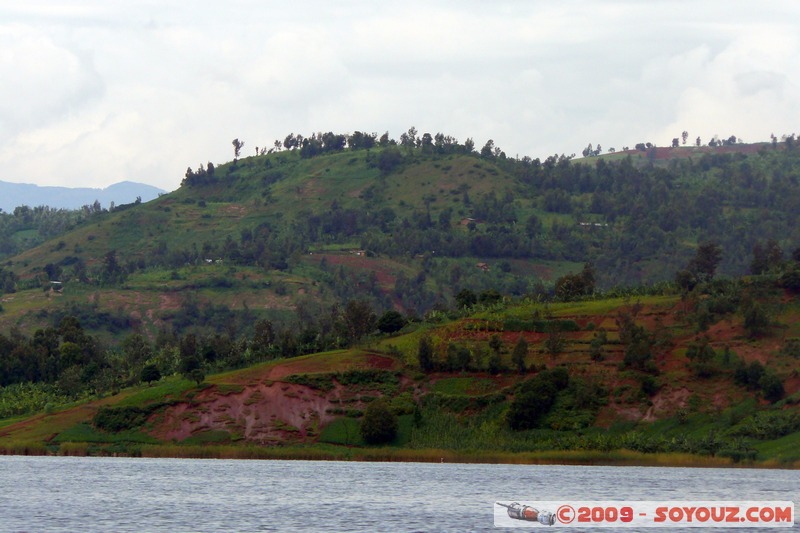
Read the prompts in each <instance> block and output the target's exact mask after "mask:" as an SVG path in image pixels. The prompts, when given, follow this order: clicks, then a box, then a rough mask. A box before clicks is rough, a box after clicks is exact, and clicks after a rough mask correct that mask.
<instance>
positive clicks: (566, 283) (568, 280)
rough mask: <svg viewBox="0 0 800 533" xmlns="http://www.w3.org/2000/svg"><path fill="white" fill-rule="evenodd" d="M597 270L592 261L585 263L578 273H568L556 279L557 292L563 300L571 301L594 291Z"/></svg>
mask: <svg viewBox="0 0 800 533" xmlns="http://www.w3.org/2000/svg"><path fill="white" fill-rule="evenodd" d="M594 284H595V271H594V267H593V266H592V264H591V263H586V264H585V265H583V270H582V271H581V272H580V273H578V274H567V275H565V276H562V277H560V278H558V279H557V280H556V285H555V292H556V296H558V297H559V298H560V299H561V300H564V301H569V300H572V299H574V298H578V297H580V296H584V295H590V294H592V293H593V292H594Z"/></svg>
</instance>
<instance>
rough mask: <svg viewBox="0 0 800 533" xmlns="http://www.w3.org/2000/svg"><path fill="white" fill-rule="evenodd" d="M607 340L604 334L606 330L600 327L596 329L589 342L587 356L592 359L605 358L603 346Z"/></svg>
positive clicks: (599, 359)
mask: <svg viewBox="0 0 800 533" xmlns="http://www.w3.org/2000/svg"><path fill="white" fill-rule="evenodd" d="M607 342H608V336H607V334H606V330H605V329H603V328H600V329H599V330H597V332H595V334H594V336H593V337H592V340H591V342H590V343H589V357H591V359H592V361H602V360H603V359H605V354H604V351H603V346H605V344H606V343H607Z"/></svg>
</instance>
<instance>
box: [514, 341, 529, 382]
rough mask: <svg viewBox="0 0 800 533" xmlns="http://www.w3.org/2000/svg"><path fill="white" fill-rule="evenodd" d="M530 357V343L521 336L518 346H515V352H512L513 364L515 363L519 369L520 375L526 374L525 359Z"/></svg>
mask: <svg viewBox="0 0 800 533" xmlns="http://www.w3.org/2000/svg"><path fill="white" fill-rule="evenodd" d="M527 356H528V343H527V342H526V341H525V337H523V336H522V335H520V336H519V340H518V341H517V344H516V345H514V351H513V352H511V362H512V363H514V366H515V367H516V368H517V371H518V372H519V373H520V374H524V373H525V369H526V366H525V358H526V357H527Z"/></svg>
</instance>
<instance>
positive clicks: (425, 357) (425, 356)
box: [417, 337, 433, 372]
mask: <svg viewBox="0 0 800 533" xmlns="http://www.w3.org/2000/svg"><path fill="white" fill-rule="evenodd" d="M417 360H418V361H419V367H420V369H421V370H422V371H423V372H430V371H431V370H433V344H432V343H431V341H430V339H429V338H427V337H422V338H421V339H420V340H419V345H418V346H417Z"/></svg>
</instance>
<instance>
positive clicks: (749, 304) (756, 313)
mask: <svg viewBox="0 0 800 533" xmlns="http://www.w3.org/2000/svg"><path fill="white" fill-rule="evenodd" d="M743 312H744V329H745V331H747V335H748V336H749V337H750V338H756V337H760V336H762V335H765V334H767V333H768V332H769V328H770V326H771V325H772V318H771V316H770V314H769V313H768V312H767V309H766V308H765V307H764V306H763V305H762V304H760V303H759V302H757V301H755V300H753V299H749V300H747V301H746V302H745V303H744V305H743Z"/></svg>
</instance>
